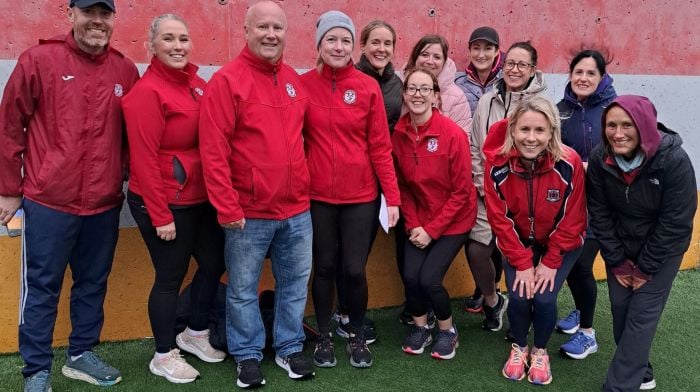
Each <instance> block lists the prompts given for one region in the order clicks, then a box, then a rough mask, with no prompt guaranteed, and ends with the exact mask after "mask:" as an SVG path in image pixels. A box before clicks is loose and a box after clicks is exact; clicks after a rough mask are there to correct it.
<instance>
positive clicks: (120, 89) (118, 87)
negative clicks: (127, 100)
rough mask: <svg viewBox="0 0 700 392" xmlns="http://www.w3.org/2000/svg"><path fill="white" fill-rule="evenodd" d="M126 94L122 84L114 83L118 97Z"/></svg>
mask: <svg viewBox="0 0 700 392" xmlns="http://www.w3.org/2000/svg"><path fill="white" fill-rule="evenodd" d="M122 95H124V87H122V85H121V84H119V83H117V84H115V85H114V96H116V97H121V96H122Z"/></svg>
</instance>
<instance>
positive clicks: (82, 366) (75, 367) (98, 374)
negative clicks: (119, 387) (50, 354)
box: [61, 351, 122, 387]
mask: <svg viewBox="0 0 700 392" xmlns="http://www.w3.org/2000/svg"><path fill="white" fill-rule="evenodd" d="M61 373H63V375H64V376H66V377H68V378H72V379H75V380H80V381H85V382H88V383H90V384H94V385H99V386H103V387H107V386H110V385H114V384H116V383H118V382H119V381H121V380H122V374H121V373H120V372H119V370H117V369H115V368H113V367H112V366H109V365H108V364H107V363H105V362H104V361H103V360H102V359H100V357H98V356H97V354H95V353H94V352H92V351H85V352H84V353H83V354H82V355H81V356H80V358H78V359H76V360H75V361H73V360H72V359H71V357H70V355H67V356H66V364H65V365H63V368H61Z"/></svg>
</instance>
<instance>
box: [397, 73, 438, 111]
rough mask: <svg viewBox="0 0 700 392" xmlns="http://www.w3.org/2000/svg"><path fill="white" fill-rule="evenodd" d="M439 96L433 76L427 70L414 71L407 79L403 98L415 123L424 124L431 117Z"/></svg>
mask: <svg viewBox="0 0 700 392" xmlns="http://www.w3.org/2000/svg"><path fill="white" fill-rule="evenodd" d="M426 71H427V70H426ZM411 90H413V91H411ZM421 90H423V91H421ZM437 97H438V93H436V92H435V85H434V82H433V78H431V77H430V75H428V74H426V73H425V72H422V71H417V72H414V73H412V74H411V75H410V76H409V77H408V79H407V80H406V83H405V85H404V93H403V100H404V102H405V103H406V107H408V112H409V113H410V114H411V118H412V119H413V120H414V122H415V123H417V124H422V123H424V122H425V121H427V119H428V118H430V115H431V114H432V110H433V105H435V103H436V102H437Z"/></svg>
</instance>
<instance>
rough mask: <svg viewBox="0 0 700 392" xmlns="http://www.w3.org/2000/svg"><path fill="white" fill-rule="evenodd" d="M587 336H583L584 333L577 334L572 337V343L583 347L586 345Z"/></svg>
mask: <svg viewBox="0 0 700 392" xmlns="http://www.w3.org/2000/svg"><path fill="white" fill-rule="evenodd" d="M586 340H587V336H586V335H584V334H583V332H580V331H579V332H576V334H574V336H572V337H571V342H572V343H575V344H579V345H583V344H585V343H586Z"/></svg>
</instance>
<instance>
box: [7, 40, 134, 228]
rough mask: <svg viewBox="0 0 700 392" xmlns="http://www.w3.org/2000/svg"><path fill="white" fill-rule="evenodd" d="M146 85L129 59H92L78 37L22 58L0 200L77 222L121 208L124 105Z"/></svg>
mask: <svg viewBox="0 0 700 392" xmlns="http://www.w3.org/2000/svg"><path fill="white" fill-rule="evenodd" d="M138 78H139V74H138V70H137V69H136V66H135V65H134V63H133V62H132V61H131V60H129V59H128V58H126V57H124V56H123V55H122V54H121V53H119V52H118V51H116V50H114V49H112V48H111V47H107V48H106V50H105V51H104V52H103V53H102V54H100V55H97V56H93V55H90V54H88V53H85V52H83V51H82V50H80V48H78V46H77V44H76V43H75V39H74V38H73V34H72V32H71V33H68V34H67V35H62V36H57V37H54V38H51V39H48V40H40V41H39V45H37V46H33V47H31V48H29V49H27V50H26V51H25V52H24V53H22V54H21V55H20V57H19V59H18V60H17V66H16V67H15V69H14V71H12V74H11V75H10V78H9V79H8V81H7V85H6V86H5V91H4V93H3V96H2V103H1V104H0V135H1V136H2V140H3V147H2V148H1V149H0V195H3V196H24V197H25V198H27V199H30V200H32V201H35V202H37V203H39V204H42V205H44V206H47V207H50V208H53V209H56V210H59V211H62V212H66V213H69V214H74V215H93V214H98V213H100V212H104V211H106V210H109V209H112V208H114V207H117V206H119V205H120V204H121V203H122V200H123V197H124V195H123V192H122V183H123V180H124V173H125V172H126V170H125V169H126V168H125V160H124V158H126V151H125V149H124V148H123V146H122V140H123V139H124V124H123V119H122V109H121V99H122V96H123V95H124V94H126V93H127V92H128V91H129V90H130V89H131V86H133V84H134V83H135V82H136V81H137V80H138Z"/></svg>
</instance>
